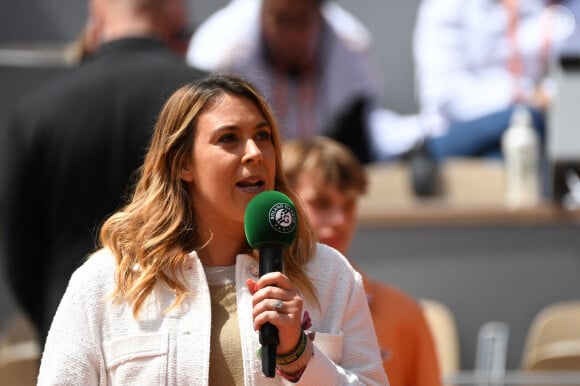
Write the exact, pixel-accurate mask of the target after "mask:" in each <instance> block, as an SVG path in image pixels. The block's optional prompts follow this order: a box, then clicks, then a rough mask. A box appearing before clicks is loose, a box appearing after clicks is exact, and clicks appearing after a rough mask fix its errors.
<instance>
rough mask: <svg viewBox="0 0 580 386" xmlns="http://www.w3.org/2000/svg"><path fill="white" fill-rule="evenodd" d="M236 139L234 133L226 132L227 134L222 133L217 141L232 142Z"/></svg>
mask: <svg viewBox="0 0 580 386" xmlns="http://www.w3.org/2000/svg"><path fill="white" fill-rule="evenodd" d="M236 139H237V137H236V135H235V134H234V133H228V134H224V135H222V136H221V137H220V138H219V140H218V142H221V143H232V142H234V141H235V140H236Z"/></svg>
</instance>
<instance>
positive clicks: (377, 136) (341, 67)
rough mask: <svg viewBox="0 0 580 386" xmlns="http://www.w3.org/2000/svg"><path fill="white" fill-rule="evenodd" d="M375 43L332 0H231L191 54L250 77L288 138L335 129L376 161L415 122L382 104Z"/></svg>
mask: <svg viewBox="0 0 580 386" xmlns="http://www.w3.org/2000/svg"><path fill="white" fill-rule="evenodd" d="M372 45H373V42H372V37H371V36H370V33H369V32H368V30H367V29H366V27H365V26H363V25H362V24H361V23H360V22H359V21H358V20H356V19H355V18H354V17H353V16H352V15H351V14H349V13H348V12H347V11H346V10H344V9H343V8H342V7H340V6H339V5H338V4H337V3H336V2H333V1H324V0H233V1H231V2H230V3H229V4H228V5H227V6H226V7H224V8H222V9H220V10H219V11H217V12H216V13H215V14H213V15H212V16H210V17H209V18H208V19H207V21H205V22H204V23H202V24H201V25H200V26H199V28H198V29H197V30H196V32H195V33H194V35H193V38H192V40H191V44H190V47H189V50H188V53H187V60H188V62H189V63H190V64H192V65H196V66H199V67H200V68H204V69H206V70H212V71H213V70H229V71H233V72H235V73H238V74H240V75H242V76H244V77H246V78H247V79H249V80H250V81H252V82H253V83H254V84H255V85H256V86H257V87H258V88H259V89H260V90H261V91H262V92H263V93H264V94H265V95H266V96H267V98H268V100H269V102H270V104H271V105H272V106H273V109H274V111H275V112H276V113H277V116H278V118H279V119H280V122H281V125H282V130H283V134H284V137H285V138H307V137H310V136H313V135H320V134H323V135H327V136H331V137H333V138H335V139H337V140H339V141H340V142H342V143H345V144H346V145H347V146H348V147H349V148H350V149H351V150H352V151H353V152H354V153H355V155H356V156H357V157H358V158H359V159H360V160H361V161H362V162H372V161H375V160H380V159H386V158H389V157H396V156H397V155H398V154H399V153H400V152H401V149H403V150H406V149H407V148H408V145H407V144H406V143H408V142H409V140H408V139H407V138H406V136H408V135H407V134H406V131H407V130H405V132H404V133H402V132H401V126H402V125H404V126H411V129H410V131H411V132H413V131H416V129H415V127H416V126H417V125H415V122H414V119H415V118H411V122H410V123H411V125H409V124H408V121H407V120H404V119H400V118H401V117H399V115H398V114H396V113H394V112H391V111H388V110H385V109H382V108H381V106H380V103H381V99H382V96H381V94H382V90H381V85H382V84H383V82H382V79H381V76H380V74H379V71H378V66H377V64H376V63H375V60H374V58H373V52H372V51H373V48H372ZM411 136H412V138H416V135H415V134H414V133H411ZM401 141H402V142H403V144H402V145H400V144H399V142H401Z"/></svg>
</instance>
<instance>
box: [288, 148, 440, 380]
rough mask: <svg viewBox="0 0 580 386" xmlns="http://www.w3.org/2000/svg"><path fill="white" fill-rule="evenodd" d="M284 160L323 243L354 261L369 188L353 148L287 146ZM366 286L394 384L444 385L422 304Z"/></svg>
mask: <svg viewBox="0 0 580 386" xmlns="http://www.w3.org/2000/svg"><path fill="white" fill-rule="evenodd" d="M282 156H283V163H282V167H283V170H284V173H285V175H286V177H287V178H288V182H289V183H290V185H291V186H292V187H293V188H294V189H295V190H296V193H297V194H298V196H299V197H300V198H301V200H302V201H303V204H304V207H305V208H306V211H307V214H308V217H309V220H310V222H311V223H312V225H313V228H314V229H315V230H316V233H317V237H318V241H320V242H322V243H324V244H327V245H330V246H331V247H334V248H335V249H337V250H338V251H339V252H341V253H342V254H344V255H346V256H348V254H347V253H348V250H349V248H350V244H351V241H352V239H353V237H354V235H355V232H356V213H357V207H358V200H359V198H360V196H361V195H363V194H364V193H365V191H366V186H367V177H366V173H365V170H364V168H363V167H362V165H361V164H360V163H359V162H358V161H357V159H356V158H355V157H354V155H353V154H352V153H351V152H350V151H349V150H348V148H347V147H345V146H343V145H342V144H340V143H338V142H336V141H334V140H332V139H330V138H327V137H314V138H310V139H305V140H290V141H286V143H285V144H284V147H283V152H282ZM361 274H362V273H361ZM363 282H364V287H365V291H366V293H367V298H368V302H369V308H370V310H371V316H372V318H373V322H374V326H375V330H376V333H377V338H378V342H379V346H380V348H381V353H382V357H383V366H384V368H385V371H386V372H387V376H388V378H389V383H390V385H391V386H437V385H441V374H440V371H439V363H438V358H437V354H436V351H435V343H434V340H433V337H432V335H431V330H430V327H429V325H428V324H427V320H426V319H425V316H424V314H423V310H422V308H421V305H420V304H419V303H418V302H417V301H416V300H415V299H413V298H411V297H410V296H408V295H407V294H405V293H404V292H402V291H401V290H399V289H396V288H394V287H392V286H389V285H386V284H383V283H380V282H377V281H373V280H371V279H369V278H368V277H366V276H365V275H364V274H363Z"/></svg>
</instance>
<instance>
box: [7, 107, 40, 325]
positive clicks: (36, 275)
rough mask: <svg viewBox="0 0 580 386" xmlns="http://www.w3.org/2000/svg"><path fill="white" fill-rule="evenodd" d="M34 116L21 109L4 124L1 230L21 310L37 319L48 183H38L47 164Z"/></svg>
mask: <svg viewBox="0 0 580 386" xmlns="http://www.w3.org/2000/svg"><path fill="white" fill-rule="evenodd" d="M24 110H25V109H24ZM32 120H33V118H31V117H30V116H29V115H28V114H27V112H26V111H23V110H20V111H18V112H17V114H13V115H11V119H10V120H9V123H8V125H7V126H6V127H5V128H4V130H5V131H4V133H3V134H4V138H3V144H2V146H3V147H2V168H3V172H2V174H3V176H2V178H3V181H2V185H3V186H2V190H3V194H2V196H3V200H4V203H3V213H2V216H3V217H2V232H3V242H4V251H3V252H4V253H5V256H4V259H5V261H4V267H5V273H6V282H7V283H8V285H9V286H10V288H11V290H12V294H13V296H14V298H15V300H16V301H17V303H18V305H19V306H20V307H21V309H22V310H23V311H25V312H26V313H27V314H28V316H29V317H30V318H31V319H32V320H33V321H37V320H39V318H40V317H41V315H42V312H43V311H42V310H41V309H40V305H41V304H42V301H41V300H40V299H41V298H42V296H43V293H42V291H41V288H43V285H42V281H43V280H44V278H43V271H44V269H43V267H44V263H45V256H46V240H45V239H44V237H43V235H42V234H41V230H42V229H44V224H43V221H44V220H43V218H44V217H43V213H42V211H41V210H39V209H38V208H39V203H40V202H41V201H42V198H43V195H45V194H47V193H46V190H45V189H46V188H47V187H43V186H40V185H41V184H39V181H40V180H41V179H42V175H43V167H44V166H45V165H44V164H43V163H42V162H41V161H39V150H38V149H34V148H33V140H32V135H31V133H32V129H31V127H30V122H31V121H32Z"/></svg>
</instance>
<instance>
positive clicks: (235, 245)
mask: <svg viewBox="0 0 580 386" xmlns="http://www.w3.org/2000/svg"><path fill="white" fill-rule="evenodd" d="M245 246H246V239H245V236H243V235H242V237H240V236H231V235H224V234H219V233H218V234H213V236H212V237H211V239H209V241H208V242H206V243H204V245H203V246H202V247H201V248H199V249H198V250H197V254H198V256H199V258H200V260H201V262H202V264H203V265H205V266H207V267H214V266H222V267H227V266H230V265H234V264H235V263H236V256H237V255H238V254H239V253H242V252H244V248H245Z"/></svg>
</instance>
